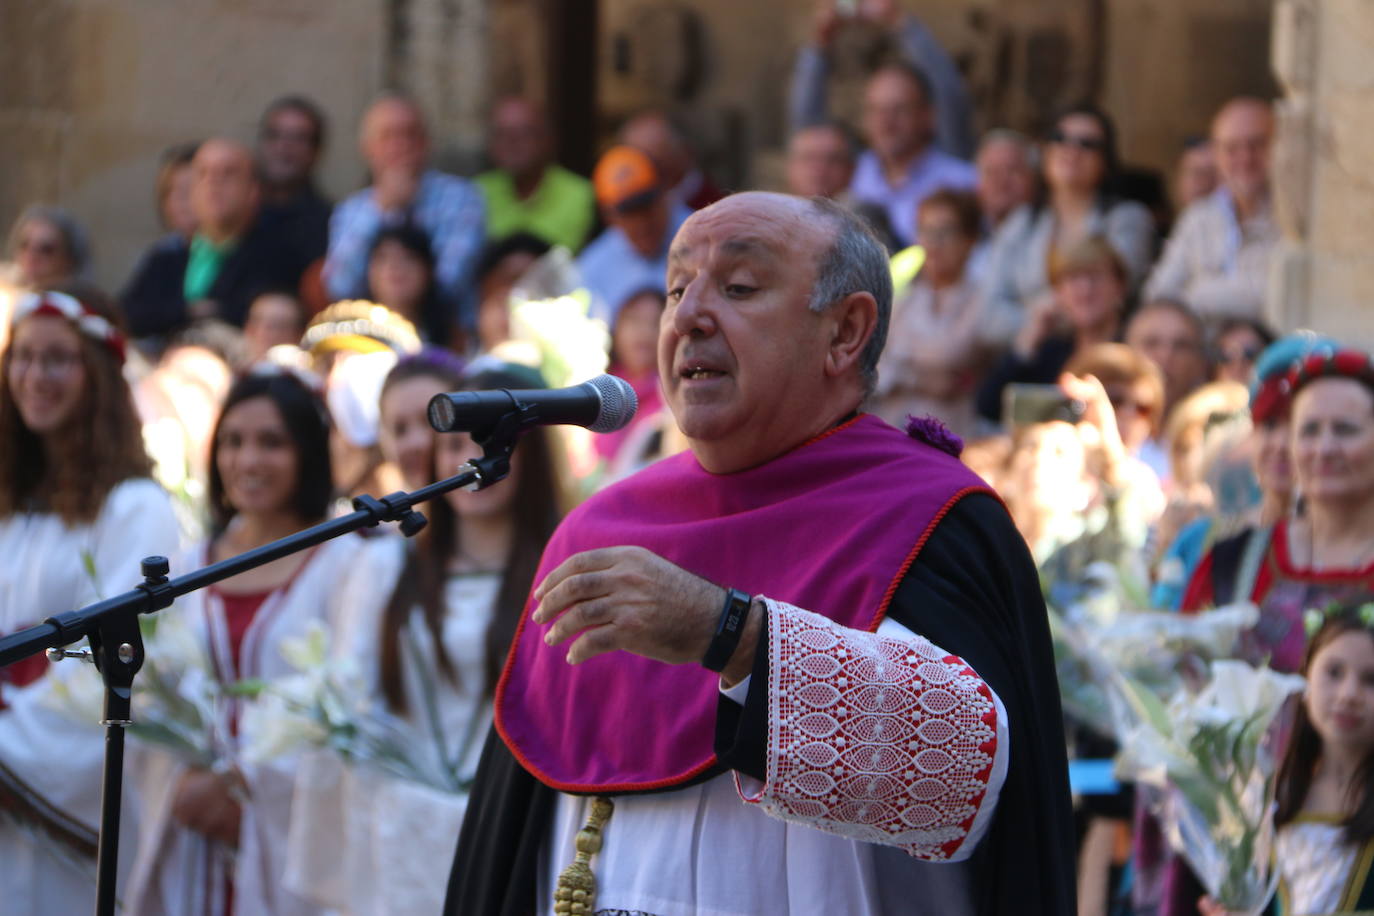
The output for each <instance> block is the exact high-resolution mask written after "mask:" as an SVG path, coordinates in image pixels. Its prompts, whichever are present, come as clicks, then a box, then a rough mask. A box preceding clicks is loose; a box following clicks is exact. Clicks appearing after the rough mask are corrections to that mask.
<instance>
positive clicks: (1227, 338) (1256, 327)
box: [1211, 318, 1274, 385]
mask: <svg viewBox="0 0 1374 916" xmlns="http://www.w3.org/2000/svg"><path fill="white" fill-rule="evenodd" d="M1213 340H1214V343H1213V344H1212V350H1211V364H1212V380H1213V381H1217V382H1220V381H1229V382H1239V383H1240V384H1242V385H1246V384H1249V382H1250V375H1251V373H1253V372H1254V369H1255V360H1256V359H1258V358H1259V355H1260V354H1261V353H1263V352H1264V348H1265V347H1267V346H1269V345H1270V344H1271V343H1273V342H1274V332H1273V331H1271V330H1269V328H1268V327H1267V326H1266V325H1265V324H1264V322H1262V321H1258V320H1256V319H1254V318H1227V319H1224V320H1223V321H1222V322H1221V324H1219V325H1217V329H1216V336H1215V337H1214V338H1213Z"/></svg>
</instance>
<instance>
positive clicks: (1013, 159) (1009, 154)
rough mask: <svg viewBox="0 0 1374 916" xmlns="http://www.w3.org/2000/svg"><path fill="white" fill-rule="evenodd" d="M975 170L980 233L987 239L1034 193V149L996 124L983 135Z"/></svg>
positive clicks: (974, 164) (1024, 139) (974, 163)
mask: <svg viewBox="0 0 1374 916" xmlns="http://www.w3.org/2000/svg"><path fill="white" fill-rule="evenodd" d="M973 166H974V168H975V169H977V170H978V206H979V207H981V208H982V211H983V225H982V232H981V235H982V236H983V237H988V238H990V237H991V236H992V234H993V233H994V232H996V231H997V227H998V226H1001V225H1002V223H1004V222H1006V219H1007V217H1008V216H1011V214H1012V213H1014V212H1015V211H1016V209H1017V208H1018V207H1020V206H1022V205H1024V204H1028V203H1030V202H1031V198H1032V197H1033V196H1034V194H1035V181H1036V176H1035V148H1034V147H1033V146H1032V145H1031V142H1030V140H1029V139H1027V138H1026V136H1025V135H1024V134H1021V133H1019V132H1017V131H1014V130H1010V129H1008V128H1005V127H999V128H997V129H995V130H990V131H988V132H987V133H986V134H984V135H983V139H982V140H981V141H980V142H979V144H978V154H977V155H976V156H975V157H974V159H973Z"/></svg>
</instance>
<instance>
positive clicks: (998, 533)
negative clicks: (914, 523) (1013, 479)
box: [445, 494, 1076, 916]
mask: <svg viewBox="0 0 1374 916" xmlns="http://www.w3.org/2000/svg"><path fill="white" fill-rule="evenodd" d="M888 616H890V617H892V619H894V620H895V621H897V622H898V623H900V624H902V625H903V626H906V627H907V628H908V629H910V630H911V631H912V632H914V633H918V634H920V635H921V636H924V637H926V638H927V639H929V640H930V641H931V642H933V643H934V644H935V645H937V646H939V647H940V648H942V649H944V650H945V651H946V652H950V653H952V654H954V655H958V656H959V657H961V658H963V659H964V661H966V662H968V663H969V664H970V665H971V666H972V667H973V669H974V670H975V671H977V672H978V674H979V675H980V676H981V677H982V678H983V680H985V681H986V682H987V683H988V685H989V686H990V687H991V688H992V689H993V691H994V692H995V693H996V694H997V696H998V698H999V699H1001V701H1002V704H1003V706H1004V707H1005V708H1006V712H1007V719H1008V725H1009V733H1010V740H1009V743H1010V747H1011V754H1010V759H1009V766H1008V769H1007V777H1006V782H1005V783H1004V785H1003V786H1002V791H1001V795H1000V796H999V798H998V801H997V809H996V812H995V814H994V820H993V822H992V825H991V826H990V828H989V830H988V831H987V833H986V834H984V836H983V838H982V841H981V842H980V843H979V845H978V848H977V849H976V850H975V851H974V853H973V856H972V858H971V859H970V861H969V867H970V868H971V870H972V872H971V873H972V880H971V881H969V882H968V887H969V888H971V892H972V895H973V900H972V912H973V913H977V914H979V916H992V914H998V916H1012V914H1017V916H1039V914H1054V916H1061V914H1063V916H1071V914H1073V913H1075V911H1076V906H1075V902H1074V887H1075V884H1074V867H1075V863H1074V833H1073V821H1072V812H1071V810H1070V803H1069V784H1068V764H1067V759H1066V756H1065V748H1064V723H1063V719H1062V716H1061V713H1060V707H1059V688H1058V685H1057V683H1056V681H1055V668H1054V657H1053V653H1052V650H1051V648H1050V637H1049V625H1048V622H1047V619H1046V615H1045V605H1044V601H1043V599H1042V598H1041V593H1040V582H1039V577H1038V575H1037V574H1036V570H1035V565H1034V563H1033V561H1032V560H1031V557H1030V553H1029V551H1028V550H1027V549H1026V546H1025V543H1024V541H1022V539H1021V536H1020V534H1019V533H1018V532H1017V531H1016V528H1015V527H1014V526H1013V525H1012V522H1011V518H1010V517H1009V516H1008V515H1007V512H1006V509H1005V508H1003V506H1002V504H1001V503H999V502H998V501H997V500H996V499H994V498H993V497H991V496H988V495H985V494H973V495H970V496H966V497H965V498H963V499H962V500H960V501H959V502H958V503H956V504H955V505H954V507H953V508H952V509H951V510H950V511H949V513H948V514H947V515H946V516H945V517H944V518H943V519H942V520H941V521H940V522H939V523H938V524H937V526H936V528H935V530H934V531H933V532H932V533H931V536H930V538H929V539H928V540H927V542H926V544H925V546H924V547H923V548H922V549H921V552H920V553H919V554H918V555H917V558H916V561H915V562H914V563H913V564H912V566H911V569H910V570H909V571H908V572H907V575H906V576H905V577H904V578H903V579H902V581H901V584H900V585H899V586H898V588H897V592H896V594H895V595H894V597H893V600H892V603H891V606H890V607H889V610H888ZM765 629H766V628H765ZM767 679H768V650H767V640H766V638H763V639H760V641H759V647H758V653H757V654H756V656H755V661H754V670H753V677H752V679H751V681H750V686H749V697H748V700H747V702H746V703H745V705H744V706H743V707H740V706H739V705H738V704H736V703H734V702H733V701H731V700H728V699H725V698H722V699H721V702H720V706H719V710H718V712H717V719H716V753H717V755H718V757H719V758H720V762H721V766H720V767H719V768H718V769H714V770H712V771H710V772H708V773H706V774H704V775H703V776H702V777H700V780H701V781H704V780H706V779H710V778H712V777H714V776H717V775H719V774H720V773H721V772H724V771H725V770H726V769H734V770H738V771H740V772H742V773H745V774H747V775H749V776H753V777H754V778H756V779H760V780H762V779H763V778H764V772H765V759H766V749H767V740H768V726H767V713H768V697H767V689H766V685H767ZM557 798H558V793H557V792H556V791H555V790H553V789H550V788H548V787H547V786H545V785H543V784H542V783H540V782H539V781H538V780H536V779H535V778H534V777H533V776H531V775H530V774H529V773H528V772H527V771H526V770H525V769H524V768H523V767H521V766H520V764H519V763H518V762H517V761H516V760H515V758H514V757H513V756H512V755H511V753H510V751H509V750H507V748H506V746H505V744H504V743H503V742H502V741H501V739H500V737H499V736H498V735H497V734H496V732H495V730H494V729H493V731H492V732H491V734H490V735H488V738H487V743H486V747H485V748H484V750H483V753H482V760H481V763H480V765H479V766H478V770H477V780H476V783H475V785H474V786H473V790H472V797H471V799H470V801H469V803H468V809H467V815H466V817H465V818H464V820H463V829H462V832H461V834H460V835H459V839H458V850H457V853H456V855H455V858H454V862H453V869H452V872H451V874H450V876H449V889H448V900H447V903H446V905H445V912H446V913H449V914H454V916H458V914H464V916H533V914H535V913H537V912H538V908H537V906H536V903H537V901H536V900H535V888H536V886H537V885H538V881H539V877H540V876H539V874H538V870H539V848H540V845H541V844H542V843H543V842H544V841H545V838H546V836H547V834H548V828H549V823H550V818H551V817H552V816H553V812H554V806H555V805H556V804H557ZM741 804H743V802H741ZM758 816H759V817H767V816H768V815H766V814H764V813H762V812H759V813H758ZM881 854H882V857H883V858H886V857H887V856H888V855H889V854H890V855H891V856H892V857H893V859H894V860H895V859H908V857H907V856H906V854H905V853H904V852H902V851H901V850H899V849H896V848H886V849H883V850H882V852H881ZM560 864H561V863H560ZM897 864H899V865H900V864H901V863H897ZM593 867H595V863H594V862H593ZM928 867H929V868H937V869H938V868H957V867H960V866H957V865H939V864H934V865H930V866H928ZM895 871H897V872H899V871H900V870H899V869H898V870H895ZM915 873H916V874H919V871H918V872H915ZM884 874H886V870H884ZM918 882H919V878H914V879H912V880H911V882H910V883H911V884H916V883H918ZM902 883H903V885H904V886H902V887H894V888H892V893H893V902H892V904H891V906H890V907H889V908H888V909H889V912H891V913H893V914H898V913H905V912H910V911H911V907H912V903H911V901H912V900H913V899H917V898H919V897H920V894H921V890H922V888H921V887H919V886H910V885H908V882H906V881H903V882H902ZM927 905H928V906H929V909H930V911H931V912H938V911H939V905H938V901H927Z"/></svg>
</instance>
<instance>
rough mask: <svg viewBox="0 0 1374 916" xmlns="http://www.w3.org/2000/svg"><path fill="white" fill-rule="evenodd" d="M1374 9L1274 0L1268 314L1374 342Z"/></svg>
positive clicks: (1360, 3)
mask: <svg viewBox="0 0 1374 916" xmlns="http://www.w3.org/2000/svg"><path fill="white" fill-rule="evenodd" d="M1371 56H1374V5H1371V4H1369V3H1367V2H1364V0H1278V2H1277V3H1276V5H1275V11H1274V36H1273V60H1274V71H1275V74H1276V75H1277V76H1278V78H1279V81H1280V83H1281V84H1282V86H1283V90H1284V98H1283V99H1282V100H1281V101H1280V102H1279V105H1278V143H1277V146H1276V149H1275V155H1274V166H1273V169H1274V184H1275V211H1276V214H1277V217H1278V220H1279V223H1280V225H1281V227H1282V229H1283V233H1284V241H1283V244H1282V246H1281V248H1280V251H1279V255H1278V257H1277V258H1276V259H1275V263H1274V265H1273V273H1272V274H1271V276H1270V286H1269V297H1268V302H1267V303H1266V313H1267V316H1268V319H1269V320H1270V321H1271V322H1272V323H1273V324H1274V325H1275V326H1276V327H1278V328H1280V329H1282V330H1290V329H1292V328H1297V327H1312V328H1315V329H1317V330H1320V331H1322V332H1325V333H1327V334H1331V335H1333V336H1335V337H1337V338H1340V339H1341V340H1345V341H1349V342H1350V343H1354V344H1359V345H1362V346H1366V347H1368V346H1371V345H1374V321H1371V318H1374V302H1371V299H1374V220H1371V218H1370V214H1371V213H1374V69H1371V68H1370V67H1369V60H1370V58H1371Z"/></svg>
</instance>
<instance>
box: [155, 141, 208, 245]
mask: <svg viewBox="0 0 1374 916" xmlns="http://www.w3.org/2000/svg"><path fill="white" fill-rule="evenodd" d="M199 148H200V144H199V143H182V144H180V145H178V146H173V147H171V148H169V149H168V150H167V151H165V152H164V153H163V154H162V162H161V164H160V165H159V166H158V169H157V215H158V219H159V220H160V221H161V222H162V228H163V229H166V230H167V233H168V234H167V236H165V237H164V240H165V241H166V242H167V244H168V245H169V246H171V247H177V246H185V245H189V244H191V236H193V235H195V234H196V211H195V208H194V207H193V206H191V188H192V186H193V185H194V184H195V173H194V172H193V171H192V169H191V163H192V162H193V161H194V160H195V158H196V150H198V149H199Z"/></svg>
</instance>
